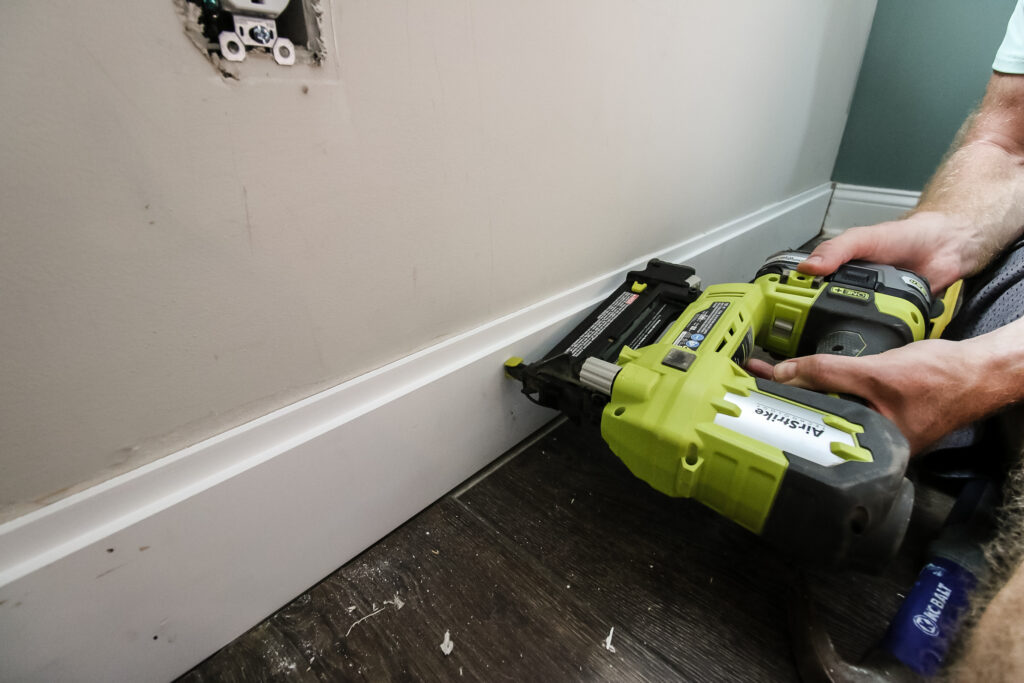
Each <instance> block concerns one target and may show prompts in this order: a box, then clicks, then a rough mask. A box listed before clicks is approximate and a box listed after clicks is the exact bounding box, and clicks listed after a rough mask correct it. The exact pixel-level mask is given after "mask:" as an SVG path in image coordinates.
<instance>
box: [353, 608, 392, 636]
mask: <svg viewBox="0 0 1024 683" xmlns="http://www.w3.org/2000/svg"><path fill="white" fill-rule="evenodd" d="M383 611H384V608H383V607H381V608H380V609H379V610H376V611H373V612H370V613H369V614H367V615H366V616H365V617H363V618H362V619H357V620H356V621H354V622H352V625H351V626H349V627H348V630H347V631H345V637H346V638H348V634H350V633H352V629H354V628H355V627H356V626H358V625H359V624H361V623H363V622H364V621H366V620H367V619H369V618H370V617H374V616H377V615H378V614H380V613H381V612H383Z"/></svg>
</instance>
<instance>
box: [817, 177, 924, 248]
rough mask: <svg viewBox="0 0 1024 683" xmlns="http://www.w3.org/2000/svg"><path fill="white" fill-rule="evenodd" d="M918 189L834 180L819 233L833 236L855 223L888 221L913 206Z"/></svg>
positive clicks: (918, 197)
mask: <svg viewBox="0 0 1024 683" xmlns="http://www.w3.org/2000/svg"><path fill="white" fill-rule="evenodd" d="M920 197H921V193H920V192H912V191H910V190H895V189H891V188H885V187H865V186H863V185H847V184H845V183H837V184H836V186H835V191H834V192H833V194H832V201H831V203H830V204H829V207H828V212H827V213H826V215H825V223H824V226H823V228H822V232H823V234H824V236H825V237H835V236H836V235H838V234H839V233H841V232H842V231H843V230H846V229H847V228H852V227H855V226H858V225H873V224H875V223H881V222H883V221H891V220H895V219H897V218H899V217H900V216H902V215H904V214H905V213H906V212H908V211H910V210H911V209H913V208H914V207H915V206H917V201H918V199H920Z"/></svg>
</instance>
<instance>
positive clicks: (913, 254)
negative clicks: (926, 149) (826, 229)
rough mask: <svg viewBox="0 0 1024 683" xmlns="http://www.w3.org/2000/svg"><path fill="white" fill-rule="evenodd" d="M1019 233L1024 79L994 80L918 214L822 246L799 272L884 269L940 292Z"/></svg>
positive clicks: (1022, 222) (1023, 198) (1022, 224)
mask: <svg viewBox="0 0 1024 683" xmlns="http://www.w3.org/2000/svg"><path fill="white" fill-rule="evenodd" d="M1022 233H1024V75H1010V74H1002V73H998V72H996V73H993V74H992V78H991V79H990V80H989V84H988V90H987V91H986V94H985V99H984V100H983V101H982V104H981V107H980V108H979V110H978V111H977V112H976V113H975V114H974V115H973V116H972V117H971V118H969V119H968V120H967V122H966V123H965V124H964V126H963V128H962V129H961V132H960V134H959V135H958V136H957V140H956V142H954V147H953V149H952V151H951V152H950V153H949V154H948V155H947V157H946V159H945V160H944V161H943V163H942V165H941V166H940V167H939V170H938V171H936V173H935V175H934V176H933V177H932V179H931V181H930V182H929V183H928V186H927V187H926V188H925V191H924V192H923V193H922V196H921V200H920V202H919V203H918V206H917V208H915V209H914V210H913V211H912V212H911V213H910V215H908V216H907V217H906V218H904V219H902V220H899V221H891V222H888V223H881V224H879V225H872V226H868V227H862V228H852V229H851V230H848V231H846V232H845V233H843V234H842V235H840V236H839V237H837V238H835V239H833V240H830V241H828V242H825V243H823V244H822V245H820V246H819V247H818V248H817V249H816V250H815V251H814V253H813V254H812V255H811V257H810V258H808V259H807V261H805V262H804V264H803V265H802V266H801V267H800V270H802V271H804V272H807V273H812V274H815V275H826V274H828V273H831V272H833V271H834V270H835V269H836V268H838V267H839V266H840V264H842V263H844V262H846V261H849V260H851V259H864V260H868V261H876V262H878V263H891V264H893V265H898V266H902V267H904V268H909V269H910V270H913V271H915V272H917V273H920V274H921V275H924V276H925V277H927V278H928V280H929V282H930V283H931V286H932V289H933V291H940V290H942V289H945V288H946V287H947V286H948V285H950V284H951V283H953V282H955V281H956V280H958V279H960V278H962V277H967V276H969V275H973V274H975V273H977V272H978V271H980V270H981V269H982V268H984V267H985V266H986V265H988V263H989V262H990V261H991V260H992V259H993V258H994V257H995V256H996V255H997V254H998V253H999V251H1000V250H1002V249H1003V248H1004V247H1006V246H1007V245H1008V244H1010V243H1011V242H1013V241H1014V240H1015V239H1017V238H1018V237H1020V236H1021V234H1022Z"/></svg>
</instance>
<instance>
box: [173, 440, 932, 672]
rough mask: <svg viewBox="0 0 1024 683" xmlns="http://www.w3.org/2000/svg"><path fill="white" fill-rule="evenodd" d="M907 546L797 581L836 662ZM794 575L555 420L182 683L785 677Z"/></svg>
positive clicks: (867, 640)
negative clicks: (815, 609) (880, 561)
mask: <svg viewBox="0 0 1024 683" xmlns="http://www.w3.org/2000/svg"><path fill="white" fill-rule="evenodd" d="M939 519H941V515H936V514H925V513H920V514H918V515H917V517H916V518H915V521H914V526H915V527H933V526H934V525H935V524H936V523H937V521H938V520H939ZM920 552H921V549H920V547H919V545H917V546H915V545H914V544H913V543H911V544H908V545H907V547H906V549H905V552H904V553H903V557H902V558H901V561H899V562H896V563H894V565H893V567H891V568H890V570H889V571H888V572H887V573H886V574H884V575H882V576H868V575H864V574H859V573H853V572H843V573H812V574H810V575H808V576H806V582H807V584H808V585H809V586H810V588H811V591H812V593H813V594H814V595H815V597H816V599H817V602H818V606H819V611H820V612H821V613H822V616H823V618H824V620H825V622H826V623H827V625H828V627H829V630H830V632H831V634H832V637H833V639H834V640H835V641H836V644H837V647H838V648H839V650H840V652H841V653H843V654H844V655H846V656H848V657H857V656H859V655H860V654H862V653H863V652H864V651H865V650H866V649H867V648H868V647H869V646H870V645H871V644H872V643H873V642H875V641H876V640H877V639H878V638H879V637H880V636H881V635H882V633H883V632H884V630H885V626H886V624H887V622H888V619H889V617H890V616H891V615H892V614H893V613H894V611H895V609H896V607H897V606H898V604H899V601H900V599H901V597H902V594H903V593H904V591H905V590H906V588H907V587H909V585H910V584H912V583H913V579H914V574H915V573H916V569H917V567H918V566H920V565H919V562H920ZM798 581H800V574H799V573H798V572H797V570H796V569H795V568H793V567H792V566H790V565H789V564H788V563H787V562H786V561H784V560H783V559H781V558H780V557H779V556H778V555H777V554H776V553H775V552H774V551H773V550H772V549H770V548H768V547H766V546H764V545H763V544H762V543H761V542H760V540H759V539H758V538H756V537H755V536H753V535H752V534H749V533H747V532H746V531H744V530H742V529H740V528H739V527H737V526H736V525H734V524H732V523H731V522H728V521H726V520H724V519H722V518H720V517H718V516H717V515H715V514H714V513H712V512H711V511H710V510H707V509H706V508H704V507H702V506H700V505H698V504H695V503H693V502H691V501H686V500H674V499H670V498H667V497H665V496H662V495H661V494H658V493H657V492H655V491H654V490H652V489H651V488H650V487H648V486H647V485H646V484H644V483H643V482H641V481H639V480H637V479H635V478H634V477H633V476H632V475H631V474H630V473H629V472H628V471H627V470H626V468H625V467H624V466H623V465H622V463H621V462H619V460H618V459H617V458H616V457H615V456H614V455H613V454H611V453H610V452H609V451H608V449H607V447H606V446H605V445H604V444H603V442H601V440H600V438H599V437H598V436H597V435H596V434H595V433H592V432H590V431H588V430H585V429H581V428H578V427H575V426H573V425H571V424H561V425H558V426H556V427H555V428H553V429H551V430H549V431H548V433H546V434H544V435H542V436H540V437H539V438H536V439H535V440H533V441H532V442H531V443H529V444H528V445H527V446H526V447H525V448H523V449H522V450H521V452H518V453H516V454H515V455H514V457H510V458H508V459H506V461H505V462H503V464H502V465H501V466H500V467H497V468H495V469H494V470H493V471H491V472H490V473H488V474H487V476H484V477H482V478H480V479H479V480H477V481H475V482H473V483H472V485H469V486H465V487H463V488H461V489H459V490H457V491H455V492H453V493H452V494H451V495H449V496H447V497H445V498H444V499H442V500H441V501H439V502H438V503H436V504H435V505H434V506H432V507H431V508H429V509H428V510H426V511H425V512H423V513H422V514H420V515H419V516H417V517H416V518H414V519H413V520H411V521H410V522H408V523H407V524H405V525H404V526H403V527H401V528H400V529H398V530H396V531H395V532H394V533H392V534H391V535H390V536H388V537H387V538H386V539H384V540H383V541H381V542H380V543H378V544H377V545H375V546H373V547H372V548H370V549H368V550H367V551H366V552H364V553H363V554H362V555H360V556H359V557H357V558H356V559H354V560H352V561H351V562H350V563H348V564H347V565H345V566H344V567H342V568H340V569H339V570H337V571H336V572H335V573H333V574H332V575H331V576H329V577H327V578H326V579H324V580H323V581H322V582H321V583H319V584H318V585H316V586H314V587H312V588H311V589H310V590H308V591H307V592H305V593H303V594H302V595H300V596H299V597H298V598H296V599H295V600H294V601H293V602H292V603H290V604H289V605H287V606H285V607H284V608H282V609H281V610H280V611H278V612H277V613H276V614H274V615H271V616H270V617H269V618H268V619H266V620H265V621H264V622H263V623H261V624H259V625H257V626H256V627H254V628H253V629H252V630H250V631H249V632H248V633H246V634H244V635H242V636H240V637H239V638H238V639H237V640H235V641H234V642H232V643H231V644H229V645H227V646H226V647H225V648H223V649H222V650H221V651H220V652H218V653H217V654H215V655H214V656H212V657H211V658H209V659H208V660H206V661H205V662H203V663H202V664H200V665H199V666H197V667H196V668H195V669H193V670H192V671H190V672H188V673H187V674H185V675H184V676H183V677H182V678H181V679H180V680H181V681H184V682H186V683H202V682H206V681H338V680H346V681H347V680H365V681H389V680H390V681H435V680H442V681H445V680H459V681H462V680H466V681H506V680H507V681H533V680H545V681H574V680H586V681H663V680H685V681H758V682H760V683H764V682H766V681H793V680H797V673H796V670H795V668H794V664H793V657H792V653H791V648H790V642H789V636H788V632H787V627H786V619H787V611H786V609H787V605H788V604H789V601H790V595H791V593H790V591H791V589H792V588H793V586H794V585H795V584H796V583H798ZM443 644H444V647H442V645H443ZM449 644H450V646H451V647H450V649H449V647H448V645H449Z"/></svg>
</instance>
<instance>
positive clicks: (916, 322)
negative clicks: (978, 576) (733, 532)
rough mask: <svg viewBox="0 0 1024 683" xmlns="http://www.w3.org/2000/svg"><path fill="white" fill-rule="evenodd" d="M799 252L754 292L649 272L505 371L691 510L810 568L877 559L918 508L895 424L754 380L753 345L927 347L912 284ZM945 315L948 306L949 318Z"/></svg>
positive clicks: (884, 556) (934, 309) (676, 269)
mask: <svg viewBox="0 0 1024 683" xmlns="http://www.w3.org/2000/svg"><path fill="white" fill-rule="evenodd" d="M805 257H806V254H804V253H801V252H784V253H782V254H777V255H775V256H773V257H771V258H770V259H769V260H768V261H767V262H766V264H765V266H764V267H762V268H761V270H760V271H759V272H758V274H757V276H756V278H755V280H754V281H753V282H752V283H737V284H723V285H715V286H712V287H709V288H707V290H705V291H704V292H703V293H700V291H699V289H698V287H697V282H698V281H697V280H696V277H695V275H694V271H693V269H691V268H689V267H686V266H679V265H674V264H670V263H665V262H662V261H657V260H655V261H652V262H651V263H650V264H648V266H647V268H646V269H645V270H644V271H636V272H632V273H630V274H629V275H628V277H627V280H626V282H625V283H624V284H623V285H622V286H621V287H620V288H619V289H618V290H617V291H616V292H614V293H613V294H612V295H611V296H609V297H608V298H607V299H606V300H605V301H604V302H603V303H602V304H601V305H600V306H598V307H597V308H596V309H595V310H594V311H593V312H592V313H591V315H590V316H588V318H587V319H586V320H584V321H583V322H582V323H580V325H578V326H577V328H576V329H575V330H573V332H572V333H570V334H569V335H568V336H567V337H566V338H565V339H563V340H562V341H561V342H559V343H558V344H557V345H556V346H555V347H554V348H553V349H552V350H551V351H550V352H549V353H548V354H547V355H546V356H545V357H544V358H543V359H541V360H540V361H538V362H536V363H533V364H529V365H527V364H524V363H522V361H521V360H520V359H511V360H510V361H509V362H507V363H506V369H507V372H508V374H509V375H511V376H512V377H514V378H516V379H518V380H520V381H521V382H522V383H523V391H524V393H526V394H527V396H529V397H531V399H532V400H535V401H536V402H538V403H541V404H542V405H546V406H549V407H552V408H556V409H559V410H562V411H563V412H565V413H566V414H568V415H569V416H570V417H572V418H574V419H577V420H581V421H584V422H599V423H600V430H601V435H602V437H603V438H604V440H605V441H606V442H607V443H608V445H609V447H610V448H611V450H612V451H613V452H614V453H615V454H616V455H617V456H618V457H619V458H621V459H622V461H623V462H624V463H625V464H626V466H627V467H628V468H629V469H630V471H631V472H632V473H633V474H635V475H636V476H637V477H639V478H641V479H643V480H644V481H646V482H647V483H648V484H650V485H651V486H652V487H654V488H655V489H657V490H658V491H661V492H662V493H665V494H667V495H670V496H678V497H688V498H693V499H695V500H698V501H700V502H702V503H704V504H705V505H707V506H708V507H710V508H712V509H714V510H715V511H717V512H718V513H720V514H722V515H724V516H725V517H728V518H729V519H732V520H733V521H735V522H737V523H738V524H740V525H742V526H744V527H745V528H747V529H749V530H750V531H752V532H754V533H756V534H760V535H762V536H763V537H764V538H766V539H767V540H769V541H770V542H772V543H774V544H775V545H777V546H779V547H780V548H783V549H785V550H787V551H789V552H790V553H791V554H793V555H795V556H797V557H799V558H801V559H805V560H809V561H812V562H815V563H820V564H827V565H833V566H837V565H846V564H853V565H861V566H868V567H877V566H880V565H881V564H884V563H885V562H886V561H887V560H888V559H889V558H890V557H891V555H892V554H893V553H894V552H895V550H896V549H897V548H898V547H899V544H900V542H901V540H902V537H903V533H904V531H905V529H906V525H907V521H908V520H909V516H910V511H911V507H912V504H913V487H912V485H911V484H910V482H909V481H908V480H906V479H905V477H904V472H905V470H906V465H907V460H908V457H909V449H908V447H907V443H906V440H905V439H904V438H903V436H902V435H901V434H900V433H899V431H898V429H897V428H896V426H895V425H894V424H893V423H892V422H890V421H889V420H887V419H885V418H884V417H882V416H881V415H880V414H878V413H877V412H875V411H873V410H870V409H869V408H867V407H865V406H864V405H862V404H860V403H858V402H856V401H851V400H846V399H842V398H837V397H833V396H826V395H823V394H819V393H816V392H811V391H806V390H802V389H797V388H794V387H788V386H785V385H781V384H778V383H775V382H771V381H767V380H763V379H759V378H755V377H753V376H751V375H750V374H749V373H747V371H746V370H745V369H744V365H745V363H746V361H747V359H748V357H749V356H750V354H751V352H752V350H753V347H754V345H755V344H756V345H757V346H760V347H761V348H764V349H765V350H767V351H769V352H771V353H772V354H774V355H777V356H780V357H792V356H795V355H802V354H805V353H814V352H826V353H842V354H845V355H864V354H868V353H879V352H881V351H884V350H887V349H889V348H894V347H896V346H900V345H903V344H906V343H909V342H912V341H917V340H920V339H924V338H925V337H927V336H935V335H936V331H937V330H938V331H941V330H940V329H938V328H941V326H943V325H944V324H945V321H946V320H948V315H947V316H945V317H944V316H942V315H940V313H941V311H940V310H939V309H941V308H942V304H941V303H939V304H936V303H935V302H934V301H933V299H932V296H931V293H930V292H929V289H928V283H927V282H926V281H925V280H924V279H923V278H921V277H919V276H917V275H915V274H913V273H910V272H908V271H903V270H900V269H896V268H892V267H891V266H875V265H873V264H864V263H853V264H849V265H848V266H845V267H844V269H840V271H838V272H837V273H836V274H835V275H833V276H830V277H826V278H816V277H812V276H808V275H804V274H802V273H799V272H797V271H796V265H797V264H798V263H799V261H800V260H801V259H802V258H805ZM947 308H950V307H947Z"/></svg>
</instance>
